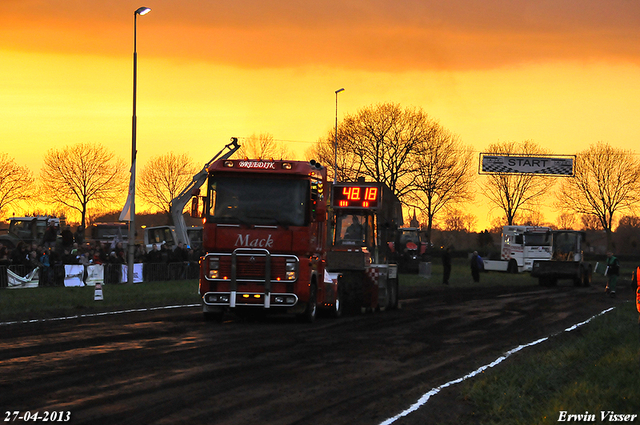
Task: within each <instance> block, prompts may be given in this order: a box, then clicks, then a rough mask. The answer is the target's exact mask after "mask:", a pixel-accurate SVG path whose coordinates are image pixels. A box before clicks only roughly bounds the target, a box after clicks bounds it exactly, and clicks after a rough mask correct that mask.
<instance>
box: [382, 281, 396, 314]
mask: <svg viewBox="0 0 640 425" xmlns="http://www.w3.org/2000/svg"><path fill="white" fill-rule="evenodd" d="M387 291H389V297H388V303H387V305H386V306H385V307H386V309H387V310H395V309H397V308H398V279H391V280H389V281H388V286H387Z"/></svg>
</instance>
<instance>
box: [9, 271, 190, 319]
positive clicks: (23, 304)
mask: <svg viewBox="0 0 640 425" xmlns="http://www.w3.org/2000/svg"><path fill="white" fill-rule="evenodd" d="M94 293H95V292H94V287H93V286H87V287H74V288H61V287H57V288H51V287H44V288H27V289H3V290H1V291H0V322H7V321H17V320H35V319H44V318H54V317H67V316H75V315H81V314H88V313H98V312H105V311H116V310H128V309H136V308H146V307H161V306H171V305H181V304H197V303H199V302H200V296H199V295H198V282H197V281H195V280H180V281H175V280H174V281H164V282H148V283H140V284H135V285H124V284H121V285H102V293H103V300H102V301H94Z"/></svg>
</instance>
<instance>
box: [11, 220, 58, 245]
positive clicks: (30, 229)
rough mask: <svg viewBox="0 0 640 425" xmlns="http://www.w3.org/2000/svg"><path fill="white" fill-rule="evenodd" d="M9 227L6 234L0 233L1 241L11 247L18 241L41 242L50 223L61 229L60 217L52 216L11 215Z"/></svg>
mask: <svg viewBox="0 0 640 425" xmlns="http://www.w3.org/2000/svg"><path fill="white" fill-rule="evenodd" d="M8 221H9V229H8V231H7V233H6V234H3V235H0V243H1V244H2V245H4V246H6V247H8V248H10V249H13V248H15V247H16V246H17V245H18V243H20V242H25V243H28V244H31V243H33V242H35V243H40V242H42V239H43V237H44V233H45V231H46V230H47V227H48V226H49V225H53V226H55V227H57V228H58V229H60V219H59V218H56V217H50V216H37V217H11V218H9V219H8Z"/></svg>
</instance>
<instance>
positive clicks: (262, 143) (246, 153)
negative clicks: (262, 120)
mask: <svg viewBox="0 0 640 425" xmlns="http://www.w3.org/2000/svg"><path fill="white" fill-rule="evenodd" d="M234 157H235V158H251V159H257V158H262V159H269V158H273V159H292V158H293V154H292V153H291V152H290V151H289V150H288V149H287V147H286V146H285V145H284V144H282V143H279V142H276V141H275V140H274V139H273V135H271V134H269V133H260V134H252V135H251V136H249V137H247V138H246V139H245V140H244V141H243V142H242V143H241V144H240V149H238V151H237V152H236V153H235V154H234Z"/></svg>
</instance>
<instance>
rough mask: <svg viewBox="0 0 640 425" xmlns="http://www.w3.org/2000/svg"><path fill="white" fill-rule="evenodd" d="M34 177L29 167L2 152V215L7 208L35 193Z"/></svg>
mask: <svg viewBox="0 0 640 425" xmlns="http://www.w3.org/2000/svg"><path fill="white" fill-rule="evenodd" d="M33 187H34V179H33V177H32V174H31V171H30V170H29V169H28V168H27V167H22V166H20V165H18V164H16V163H15V161H14V160H13V158H10V157H9V155H7V154H6V153H0V215H1V214H2V213H4V211H5V209H6V208H7V207H9V206H11V205H14V204H16V203H18V202H20V201H25V200H28V199H30V198H31V196H32V195H33Z"/></svg>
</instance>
